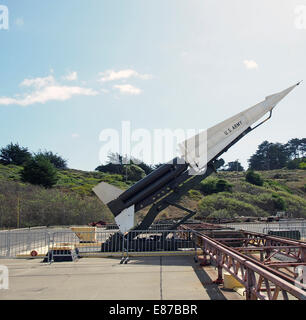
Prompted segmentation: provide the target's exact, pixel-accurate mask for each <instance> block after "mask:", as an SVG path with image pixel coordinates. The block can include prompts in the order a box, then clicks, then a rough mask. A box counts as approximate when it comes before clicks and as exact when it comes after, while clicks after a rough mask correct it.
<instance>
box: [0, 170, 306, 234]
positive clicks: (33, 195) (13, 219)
mask: <svg viewBox="0 0 306 320" xmlns="http://www.w3.org/2000/svg"><path fill="white" fill-rule="evenodd" d="M21 169H22V167H20V166H15V165H6V166H4V165H0V227H1V228H3V227H16V226H17V225H18V224H19V226H20V227H27V226H35V225H70V224H87V223H88V222H91V221H97V220H101V219H102V220H104V221H107V222H113V217H112V215H111V214H110V212H109V211H108V210H107V208H106V207H105V206H104V205H103V204H102V203H101V202H100V200H98V199H97V197H96V196H95V195H94V194H93V193H92V191H91V190H92V188H93V187H94V186H95V185H96V184H98V183H99V182H101V181H104V182H107V183H110V184H113V185H115V186H117V187H119V188H122V189H125V188H127V187H128V186H130V185H131V184H132V182H131V181H125V177H124V176H123V175H120V174H107V173H102V172H86V171H80V170H73V169H67V170H58V176H59V179H58V181H57V184H56V185H55V186H54V187H53V188H51V189H45V188H43V187H40V186H34V185H31V184H28V183H23V182H22V181H21V177H20V171H21ZM260 175H261V176H262V178H263V179H264V184H263V186H255V185H253V184H250V183H248V182H246V180H245V172H218V173H217V174H214V175H212V176H211V177H209V178H208V179H206V180H204V184H205V188H204V187H203V186H201V185H199V186H198V187H197V188H195V190H190V191H189V192H188V194H187V195H186V196H184V197H183V198H182V200H181V204H183V205H184V206H186V207H188V208H191V209H196V210H197V211H198V215H199V216H202V217H207V216H209V217H222V218H223V217H224V218H225V217H226V218H231V217H235V216H237V215H238V216H239V215H240V216H242V215H243V216H258V217H259V216H270V215H273V214H276V212H278V211H286V212H289V213H291V214H292V216H293V217H305V218H306V198H305V192H306V171H305V170H272V171H262V172H260ZM219 180H222V181H223V180H225V182H224V181H223V182H222V183H223V184H224V183H225V184H226V185H229V186H230V188H228V190H226V191H221V192H217V193H216V192H211V193H210V192H208V193H207V192H206V190H209V188H208V189H207V185H208V186H210V185H213V184H216V183H218V181H219ZM203 190H204V191H203ZM144 214H145V211H143V212H140V213H139V214H138V219H141V218H142V217H143V216H144ZM182 215H184V213H183V212H181V211H179V210H178V209H176V208H173V207H169V208H167V209H166V210H165V211H163V212H162V213H161V214H160V217H159V218H177V217H179V216H182Z"/></svg>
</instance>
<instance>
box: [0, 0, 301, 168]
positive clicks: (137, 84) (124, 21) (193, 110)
mask: <svg viewBox="0 0 306 320" xmlns="http://www.w3.org/2000/svg"><path fill="white" fill-rule="evenodd" d="M0 5H6V6H7V7H8V9H9V29H8V30H0V43H1V47H0V48H1V51H0V57H1V59H0V74H1V77H0V120H1V126H0V146H5V145H7V144H8V143H10V142H11V141H12V142H18V143H19V144H21V145H23V146H27V147H28V148H29V149H30V150H31V151H34V152H35V151H38V149H42V150H44V149H47V150H52V151H54V152H57V153H59V154H60V155H61V156H63V157H64V158H66V159H68V165H69V167H71V168H76V169H82V170H93V169H94V168H95V167H96V166H97V165H99V150H100V148H101V146H102V143H101V141H99V133H100V132H101V130H103V129H106V128H114V129H118V130H120V127H121V121H124V120H130V121H131V125H132V129H137V128H145V129H149V130H153V129H156V128H170V129H176V128H183V129H191V128H195V129H205V128H208V127H210V126H212V125H214V124H216V123H217V122H220V121H222V120H224V119H226V118H227V117H229V116H231V115H234V114H236V113H238V112H240V111H242V110H243V109H245V108H247V107H249V106H252V105H254V104H256V103H258V102H259V101H261V100H263V99H264V97H265V96H267V95H269V94H272V93H275V92H278V91H281V90H283V89H285V88H287V87H289V86H291V85H293V84H294V83H296V82H298V81H299V80H302V79H306V78H305V71H306V60H305V56H306V29H305V28H298V27H297V24H296V23H297V19H299V18H300V17H299V15H298V13H297V11H295V10H296V8H297V6H300V5H305V6H306V0H299V1H295V0H292V1H285V0H282V1H280V0H271V1H269V2H267V1H263V0H258V1H245V0H244V1H243V0H233V1H226V0H223V1H213V0H208V1H200V0H188V1H187V0H167V1H165V0H163V1H161V0H154V1H144V0H129V1H127V0H114V1H110V0H109V1H108V0H104V1H103V0H88V1H83V0H66V1H58V0H52V1H51V0H45V1H38V0H27V1H25V0H9V1H7V0H0ZM305 21H306V19H305ZM305 90H306V87H305V82H304V84H303V85H301V86H299V87H298V88H296V89H295V90H294V91H293V92H292V93H291V94H290V95H289V96H288V97H286V98H285V99H284V100H283V101H282V102H281V103H280V104H279V106H278V107H277V108H276V110H275V112H274V115H273V117H272V119H271V120H270V121H269V122H268V123H266V124H265V125H263V126H262V127H260V128H259V129H257V130H255V131H254V132H252V133H251V134H250V135H249V136H247V137H245V138H244V139H243V140H242V141H241V142H239V143H238V144H237V145H236V146H234V147H233V148H232V149H231V150H230V151H228V152H227V153H226V154H225V155H224V159H225V160H226V161H232V160H235V159H237V158H238V159H239V160H240V161H241V162H242V163H243V165H244V166H246V164H247V162H246V160H247V159H248V158H249V157H250V155H251V154H252V153H254V152H255V151H256V148H257V146H258V144H259V143H261V142H262V141H263V140H265V139H267V140H269V141H271V142H282V143H284V142H287V141H288V140H289V139H290V138H293V137H298V138H302V137H305V118H306V117H305V116H306V112H305V100H306V91H305ZM169 160H170V159H169Z"/></svg>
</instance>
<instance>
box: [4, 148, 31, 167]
mask: <svg viewBox="0 0 306 320" xmlns="http://www.w3.org/2000/svg"><path fill="white" fill-rule="evenodd" d="M31 157H32V155H31V153H30V152H29V151H28V148H25V147H20V146H19V144H18V143H16V144H13V143H10V144H8V145H7V146H6V147H4V148H2V149H1V150H0V163H2V164H4V165H8V164H15V165H17V166H20V165H23V164H24V163H25V162H26V161H28V160H30V159H31Z"/></svg>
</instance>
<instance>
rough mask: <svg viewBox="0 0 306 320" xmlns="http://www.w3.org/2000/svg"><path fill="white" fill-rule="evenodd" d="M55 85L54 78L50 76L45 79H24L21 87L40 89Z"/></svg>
mask: <svg viewBox="0 0 306 320" xmlns="http://www.w3.org/2000/svg"><path fill="white" fill-rule="evenodd" d="M54 83H55V80H54V77H53V76H48V77H45V78H34V79H24V80H23V81H22V82H21V84H20V85H21V86H23V87H35V88H37V89H39V88H42V87H45V86H47V85H52V84H54Z"/></svg>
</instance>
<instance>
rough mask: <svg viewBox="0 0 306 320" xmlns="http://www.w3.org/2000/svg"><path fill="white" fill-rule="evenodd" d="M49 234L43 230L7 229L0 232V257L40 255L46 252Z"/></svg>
mask: <svg viewBox="0 0 306 320" xmlns="http://www.w3.org/2000/svg"><path fill="white" fill-rule="evenodd" d="M49 244H50V234H49V233H48V232H45V231H32V230H28V231H22V232H16V231H7V232H1V234H0V257H1V258H15V257H26V256H28V257H30V256H31V257H33V258H35V257H40V256H43V255H45V254H47V252H48V250H49Z"/></svg>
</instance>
